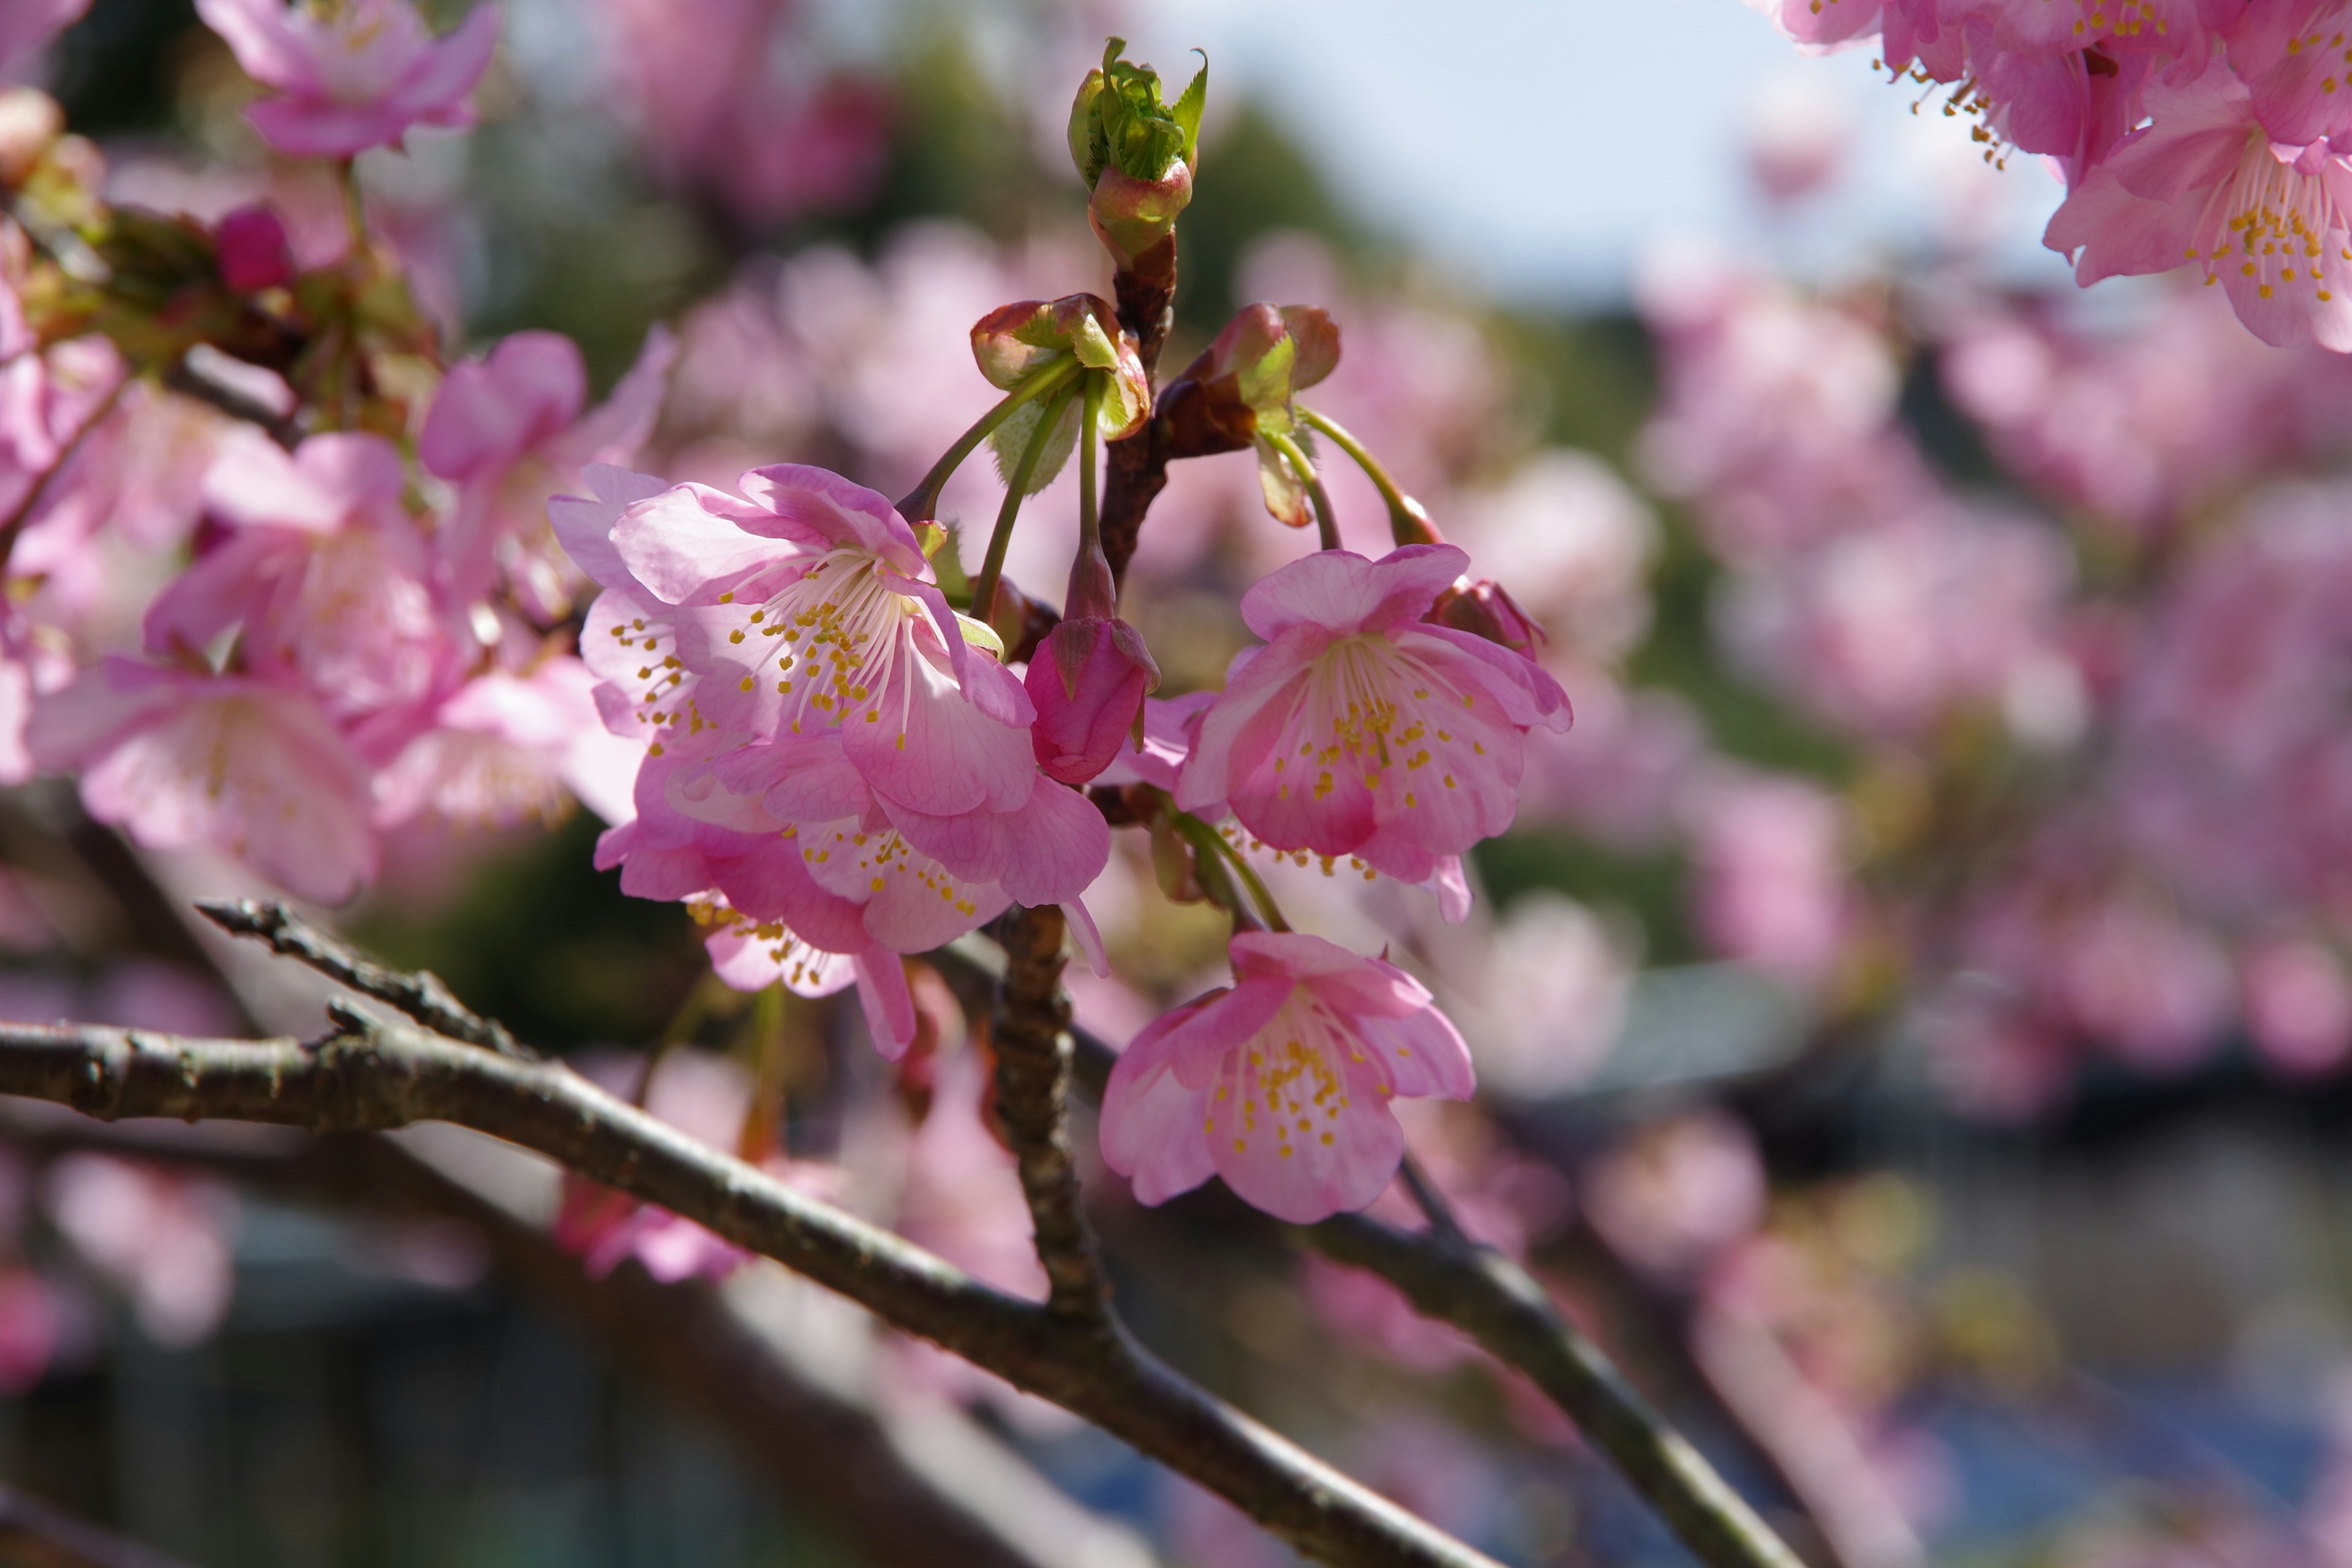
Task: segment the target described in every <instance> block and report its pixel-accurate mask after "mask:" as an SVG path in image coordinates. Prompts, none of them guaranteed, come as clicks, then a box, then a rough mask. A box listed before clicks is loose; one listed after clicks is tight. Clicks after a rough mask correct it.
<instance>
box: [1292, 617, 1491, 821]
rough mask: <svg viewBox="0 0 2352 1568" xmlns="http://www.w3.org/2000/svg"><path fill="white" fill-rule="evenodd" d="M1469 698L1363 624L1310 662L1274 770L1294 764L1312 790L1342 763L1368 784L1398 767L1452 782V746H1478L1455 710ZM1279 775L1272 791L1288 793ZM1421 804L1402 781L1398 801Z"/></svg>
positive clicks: (1468, 704)
mask: <svg viewBox="0 0 2352 1568" xmlns="http://www.w3.org/2000/svg"><path fill="white" fill-rule="evenodd" d="M1476 707H1477V698H1476V696H1475V694H1473V693H1471V692H1468V691H1465V690H1463V689H1462V688H1461V687H1460V686H1458V685H1456V684H1455V683H1454V681H1453V680H1451V679H1448V678H1447V677H1446V676H1445V675H1444V673H1443V672H1442V671H1440V670H1438V669H1436V668H1433V667H1432V666H1431V665H1430V664H1429V663H1428V662H1427V661H1426V660H1424V659H1422V658H1418V657H1416V656H1415V655H1413V654H1412V653H1411V652H1409V651H1407V650H1406V649H1405V648H1403V647H1400V646H1399V645H1398V644H1396V643H1394V642H1391V640H1390V639H1389V638H1388V637H1384V636H1381V635H1380V634H1378V633H1371V632H1364V633H1359V634H1357V635H1355V636H1353V637H1341V638H1339V639H1338V640H1337V641H1335V642H1333V643H1332V644H1331V646H1330V647H1328V648H1326V649H1324V650H1323V653H1322V654H1321V656H1320V657H1318V658H1317V659H1316V660H1315V662H1314V664H1313V665H1312V667H1311V668H1310V669H1309V672H1308V675H1307V685H1306V690H1305V691H1304V692H1303V693H1302V694H1301V696H1300V699H1299V706H1298V709H1297V712H1296V715H1295V717H1294V720H1293V722H1292V724H1291V726H1290V727H1289V729H1288V731H1287V732H1286V740H1285V742H1284V743H1283V744H1284V750H1285V752H1286V753H1287V754H1285V755H1277V756H1276V758H1275V762H1274V771H1275V772H1276V773H1290V772H1291V771H1292V769H1293V768H1294V767H1296V768H1297V771H1298V773H1299V776H1300V781H1301V783H1302V787H1305V788H1307V789H1310V790H1312V791H1313V793H1314V795H1315V796H1316V798H1318V799H1320V798H1322V797H1323V796H1324V795H1328V794H1330V793H1331V791H1332V789H1333V788H1334V787H1335V786H1336V781H1337V778H1338V776H1339V774H1340V773H1342V772H1353V773H1357V774H1358V775H1360V777H1361V778H1362V780H1363V784H1364V787H1365V788H1367V789H1371V790H1377V789H1379V788H1380V787H1381V784H1382V782H1383V781H1384V780H1388V779H1391V777H1392V776H1394V775H1395V774H1396V773H1398V772H1399V771H1400V770H1401V771H1402V775H1403V776H1404V778H1405V779H1406V780H1407V781H1409V782H1412V783H1414V784H1419V783H1420V782H1421V781H1423V780H1424V779H1425V780H1426V781H1428V783H1429V784H1431V785H1433V786H1434V787H1437V788H1443V789H1452V788H1454V787H1456V786H1455V783H1454V753H1455V752H1458V751H1459V750H1461V749H1463V748H1465V747H1467V748H1468V749H1470V750H1471V751H1473V752H1484V751H1485V749H1486V748H1485V747H1484V746H1483V745H1481V744H1480V743H1479V742H1477V741H1475V739H1473V738H1471V737H1470V736H1469V735H1468V734H1467V733H1466V732H1465V726H1464V724H1463V720H1464V717H1465V715H1467V714H1469V713H1471V712H1474V711H1475V710H1476ZM1289 794H1290V781H1289V780H1288V779H1286V780H1285V781H1284V782H1283V783H1282V784H1281V785H1280V786H1279V787H1278V790H1277V795H1279V796H1280V797H1281V798H1284V799H1287V798H1288V797H1289ZM1420 804H1421V798H1420V790H1419V788H1412V789H1408V791H1407V793H1406V796H1405V805H1408V806H1415V805H1420Z"/></svg>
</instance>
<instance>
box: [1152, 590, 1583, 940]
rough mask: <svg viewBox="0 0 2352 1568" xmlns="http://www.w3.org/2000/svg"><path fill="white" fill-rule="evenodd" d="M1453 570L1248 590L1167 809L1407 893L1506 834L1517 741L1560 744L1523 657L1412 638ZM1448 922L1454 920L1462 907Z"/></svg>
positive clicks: (1552, 700) (1539, 685) (1450, 637)
mask: <svg viewBox="0 0 2352 1568" xmlns="http://www.w3.org/2000/svg"><path fill="white" fill-rule="evenodd" d="M1468 565H1469V557H1468V556H1467V555H1465V554H1464V553H1463V552H1461V551H1459V550H1457V549H1454V547H1453V546H1451V545H1407V546H1404V547H1402V548H1401V549H1398V550H1396V551H1394V552H1391V553H1390V554H1388V555H1386V556H1384V557H1382V558H1381V560H1379V561H1367V560H1366V559H1364V558H1363V557H1362V556H1360V555H1356V554H1352V553H1350V552H1346V551H1321V552H1317V553H1315V554H1312V555H1309V556H1307V557H1306V558H1304V559H1302V560H1300V561H1297V562H1295V563H1292V564H1291V565H1289V566H1286V567H1284V568H1283V569H1282V570H1281V571H1279V572H1276V574H1274V575H1272V576H1270V577H1267V578H1266V579H1265V580H1264V581H1262V582H1260V583H1258V584H1256V585H1255V586H1254V587H1252V588H1251V589H1250V591H1249V592H1248V593H1247V594H1245V595H1243V598H1242V617H1243V619H1244V621H1245V622H1247V624H1248V626H1249V627H1250V629H1251V630H1252V631H1254V632H1255V633H1257V634H1258V635H1259V636H1260V637H1265V638H1266V639H1268V640H1267V643H1266V645H1265V647H1259V648H1255V649H1245V650H1244V652H1243V653H1242V654H1241V655H1240V656H1238V657H1237V658H1235V660H1234V668H1233V669H1232V671H1231V672H1230V674H1229V675H1228V677H1227V679H1226V683H1225V689H1224V692H1223V695H1222V696H1220V697H1219V698H1218V699H1217V700H1216V701H1215V703H1213V705H1212V706H1211V707H1210V708H1209V710H1208V711H1207V712H1206V713H1205V714H1203V715H1202V720H1201V730H1200V739H1199V743H1198V744H1197V746H1196V747H1195V748H1194V749H1193V751H1192V755H1191V756H1190V757H1189V758H1188V759H1187V760H1186V762H1185V764H1184V769H1183V772H1182V773H1181V776H1180V777H1179V779H1178V781H1177V790H1176V800H1177V804H1178V805H1181V806H1182V807H1184V808H1185V809H1186V810H1196V809H1199V808H1201V807H1203V806H1207V805H1211V804H1213V803H1215V802H1220V801H1223V802H1228V803H1230V805H1231V806H1232V809H1233V812H1234V816H1237V817H1238V818H1240V820H1241V822H1242V825H1243V826H1245V827H1247V828H1248V829H1249V831H1250V832H1251V833H1252V834H1254V835H1255V836H1256V837H1258V838H1260V839H1263V840H1264V841H1265V843H1267V844H1269V845H1271V846H1273V847H1275V848H1277V849H1304V850H1308V851H1311V852H1312V853H1315V854H1318V855H1325V856H1335V855H1350V856H1355V857H1358V858H1360V859H1362V861H1363V862H1364V863H1365V864H1366V865H1367V866H1370V867H1371V868H1374V869H1376V870H1379V871H1382V872H1385V873H1387V874H1388V875H1390V876H1392V877H1395V878H1397V879H1399V880H1401V881H1407V882H1423V881H1428V880H1430V879H1433V878H1437V877H1440V876H1442V875H1444V874H1445V873H1446V870H1447V864H1446V863H1447V862H1450V861H1452V860H1453V859H1454V858H1456V857H1458V856H1460V855H1461V854H1462V853H1463V852H1464V851H1465V850H1466V849H1468V848H1469V847H1471V846H1472V845H1473V844H1475V843H1476V842H1477V841H1478V840H1479V839H1481V838H1485V837H1490V836H1492V835H1494V834H1496V833H1500V832H1502V831H1503V830H1504V829H1505V828H1507V827H1508V826H1510V823H1511V818H1512V816H1513V814H1514V813H1515V812H1516V810H1517V804H1518V795H1517V786H1518V782H1519V775H1520V771H1521V769H1522V767H1523V765H1524V762H1525V752H1526V746H1525V737H1526V734H1527V732H1528V730H1529V729H1530V728H1533V727H1536V726H1538V725H1540V726H1542V727H1544V728H1546V729H1549V730H1555V731H1559V730H1566V729H1567V728H1568V725H1569V707H1568V698H1567V695H1566V693H1564V692H1563V691H1561V689H1560V688H1559V683H1558V682H1557V681H1555V680H1553V679H1552V678H1551V677H1550V676H1549V675H1547V674H1545V673H1544V672H1543V670H1541V669H1540V668H1538V667H1537V666H1536V665H1535V664H1533V663H1531V662H1530V661H1528V659H1527V658H1524V657H1523V656H1521V655H1519V654H1516V653H1513V652H1511V651H1510V650H1509V649H1507V648H1504V647H1497V646H1496V645H1495V644H1493V643H1489V642H1486V641H1485V640H1484V639H1482V638H1479V637H1473V636H1471V635H1470V634H1468V633H1466V632H1459V631H1455V630H1454V629H1453V628H1451V627H1447V626H1429V625H1426V624H1424V623H1423V622H1422V621H1421V620H1420V617H1421V616H1423V614H1425V613H1426V612H1427V611H1428V609H1429V607H1430V605H1432V604H1433V602H1434V601H1435V599H1436V596H1437V595H1438V594H1439V593H1440V592H1441V591H1442V590H1444V588H1446V587H1448V586H1450V585H1451V584H1453V583H1454V580H1455V579H1456V578H1458V577H1460V576H1461V575H1462V574H1463V573H1464V571H1465V569H1466V568H1467V566H1468ZM1448 905H1449V907H1448V914H1449V917H1450V918H1459V915H1460V914H1461V913H1462V912H1464V911H1465V910H1466V909H1467V907H1468V906H1467V898H1466V894H1465V895H1463V896H1460V897H1458V898H1449V900H1448Z"/></svg>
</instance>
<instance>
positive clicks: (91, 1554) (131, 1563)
mask: <svg viewBox="0 0 2352 1568" xmlns="http://www.w3.org/2000/svg"><path fill="white" fill-rule="evenodd" d="M0 1563H9V1564H10V1565H11V1568H184V1564H183V1563H181V1562H180V1561H179V1559H177V1558H175V1557H166V1556H164V1555H163V1553H162V1552H158V1551H156V1550H154V1549H153V1548H152V1547H149V1546H142V1545H141V1544H140V1543H139V1542H135V1541H132V1540H130V1539H128V1538H127V1537H124V1536H120V1535H117V1534H115V1533H114V1532H113V1531H110V1530H101V1529H100V1528H99V1527H98V1526H97V1525H94V1524H90V1523H88V1522H86V1521H82V1520H79V1519H76V1518H75V1517H74V1516H73V1515H71V1514H69V1513H67V1512H65V1511H64V1510H62V1509H58V1508H52V1507H51V1506H50V1505H49V1504H47V1503H45V1502H43V1501H41V1500H39V1499H37V1498H34V1497H30V1496H27V1495H26V1493H24V1492H21V1491H18V1490H17V1489H16V1488H14V1487H12V1486H8V1485H5V1483H0Z"/></svg>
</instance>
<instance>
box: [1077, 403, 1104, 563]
mask: <svg viewBox="0 0 2352 1568" xmlns="http://www.w3.org/2000/svg"><path fill="white" fill-rule="evenodd" d="M1109 379H1110V378H1109V376H1108V375H1107V374H1102V373H1097V374H1092V375H1089V376H1087V379H1086V394H1085V398H1084V401H1083V404H1082V405H1081V406H1082V407H1083V409H1084V410H1085V411H1084V412H1083V413H1082V414H1080V415H1079V416H1078V553H1079V554H1080V555H1088V554H1093V555H1100V554H1101V553H1102V509H1101V506H1100V504H1099V502H1098V501H1097V499H1096V494H1095V492H1096V488H1097V487H1096V479H1095V433H1096V429H1097V426H1099V425H1100V424H1101V422H1102V405H1103V393H1104V391H1105V389H1106V385H1107V384H1108V381H1109Z"/></svg>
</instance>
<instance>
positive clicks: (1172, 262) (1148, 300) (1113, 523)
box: [1102, 234, 1176, 585]
mask: <svg viewBox="0 0 2352 1568" xmlns="http://www.w3.org/2000/svg"><path fill="white" fill-rule="evenodd" d="M1111 291H1112V293H1113V294H1114V295H1116V296H1117V298H1118V324H1119V325H1120V326H1122V327H1124V328H1125V329H1127V330H1128V331H1130V332H1133V333H1134V334H1135V342H1136V351H1137V354H1138V357H1139V358H1140V359H1141V360H1142V361H1143V374H1144V379H1145V380H1146V381H1147V382H1151V381H1153V379H1154V378H1155V377H1156V376H1157V374H1158V373H1159V368H1160V349H1161V348H1162V347H1163V346H1164V345H1165V344H1166V343H1167V342H1168V329H1169V327H1170V326H1171V324H1172V323H1173V322H1174V321H1175V319H1176V237H1175V236H1174V235H1172V234H1171V235H1170V236H1169V237H1167V238H1166V239H1164V240H1162V241H1160V244H1158V245H1156V246H1153V247H1151V248H1150V250H1148V251H1146V252H1145V253H1144V254H1143V255H1142V256H1140V257H1138V258H1136V263H1135V265H1134V266H1133V267H1131V268H1120V269H1119V270H1118V272H1117V273H1115V274H1114V275H1113V276H1112V279H1111ZM1166 447H1167V441H1166V437H1165V435H1164V433H1163V430H1162V426H1161V425H1160V418H1159V416H1158V415H1157V414H1156V413H1155V414H1154V415H1153V416H1152V417H1151V418H1150V419H1147V420H1145V421H1144V424H1143V428H1142V429H1140V430H1138V431H1137V432H1136V433H1135V434H1134V435H1132V436H1129V437H1127V438H1126V439H1125V440H1123V441H1113V442H1112V443H1111V444H1110V463H1109V465H1108V473H1107V474H1106V475H1105V476H1104V484H1103V504H1102V542H1103V555H1104V557H1105V558H1106V559H1108V561H1109V562H1110V570H1111V575H1112V576H1113V577H1115V578H1117V579H1118V582H1119V583H1120V584H1121V585H1124V584H1126V582H1127V563H1128V562H1129V560H1131V559H1133V557H1134V555H1135V544H1136V540H1137V539H1138V537H1139V535H1140V534H1141V533H1142V531H1143V518H1144V514H1145V513H1146V512H1148V511H1150V510H1151V503H1152V502H1153V501H1154V500H1158V499H1159V496H1160V491H1161V490H1163V489H1166V488H1167V486H1168V456H1167V450H1166Z"/></svg>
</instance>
